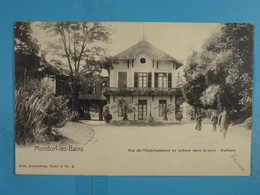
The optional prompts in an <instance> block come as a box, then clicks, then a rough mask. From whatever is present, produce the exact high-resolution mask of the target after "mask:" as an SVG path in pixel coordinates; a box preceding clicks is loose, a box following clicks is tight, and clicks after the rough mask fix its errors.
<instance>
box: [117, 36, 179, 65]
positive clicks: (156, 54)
mask: <svg viewBox="0 0 260 195" xmlns="http://www.w3.org/2000/svg"><path fill="white" fill-rule="evenodd" d="M138 51H139V52H142V51H143V52H148V53H150V54H152V57H153V59H154V60H169V61H174V62H176V64H177V67H176V68H177V69H178V68H179V67H180V66H182V65H183V64H182V63H181V62H179V61H178V60H176V59H175V58H173V57H172V56H170V55H168V54H167V53H165V52H163V51H161V50H160V49H158V48H157V47H155V46H153V45H152V44H151V43H149V42H147V41H146V40H142V41H140V42H138V43H137V44H135V45H133V46H132V47H130V48H128V49H126V50H124V51H122V52H121V53H119V54H117V55H116V56H115V57H116V58H118V59H125V60H128V59H134V58H135V54H136V53H137V52H138Z"/></svg>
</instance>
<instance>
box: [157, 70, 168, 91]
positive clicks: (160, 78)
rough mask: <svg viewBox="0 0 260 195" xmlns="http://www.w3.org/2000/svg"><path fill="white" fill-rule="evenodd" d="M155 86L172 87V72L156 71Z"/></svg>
mask: <svg viewBox="0 0 260 195" xmlns="http://www.w3.org/2000/svg"><path fill="white" fill-rule="evenodd" d="M154 87H159V88H167V87H168V88H171V87H172V73H168V77H167V73H166V72H159V73H158V72H156V73H154Z"/></svg>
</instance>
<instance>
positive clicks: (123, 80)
mask: <svg viewBox="0 0 260 195" xmlns="http://www.w3.org/2000/svg"><path fill="white" fill-rule="evenodd" d="M118 87H120V88H124V87H127V73H126V72H118Z"/></svg>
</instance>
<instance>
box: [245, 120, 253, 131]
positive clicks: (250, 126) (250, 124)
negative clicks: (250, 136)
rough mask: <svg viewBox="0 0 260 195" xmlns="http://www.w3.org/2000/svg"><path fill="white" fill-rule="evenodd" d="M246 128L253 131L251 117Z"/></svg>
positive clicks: (246, 122) (246, 123)
mask: <svg viewBox="0 0 260 195" xmlns="http://www.w3.org/2000/svg"><path fill="white" fill-rule="evenodd" d="M245 127H246V128H247V129H251V128H252V117H249V118H248V119H246V121H245Z"/></svg>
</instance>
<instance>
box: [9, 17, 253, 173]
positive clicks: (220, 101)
mask: <svg viewBox="0 0 260 195" xmlns="http://www.w3.org/2000/svg"><path fill="white" fill-rule="evenodd" d="M253 48H254V25H253V24H250V23H173V22H168V23H166V22H36V21H35V22H26V21H17V22H15V23H14V53H15V55H14V57H15V64H14V66H15V160H16V165H15V167H16V174H43V175H153V176H249V175H250V164H251V160H250V159H251V126H252V104H253V97H252V96H253V59H254V57H253V56H254V52H253Z"/></svg>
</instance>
